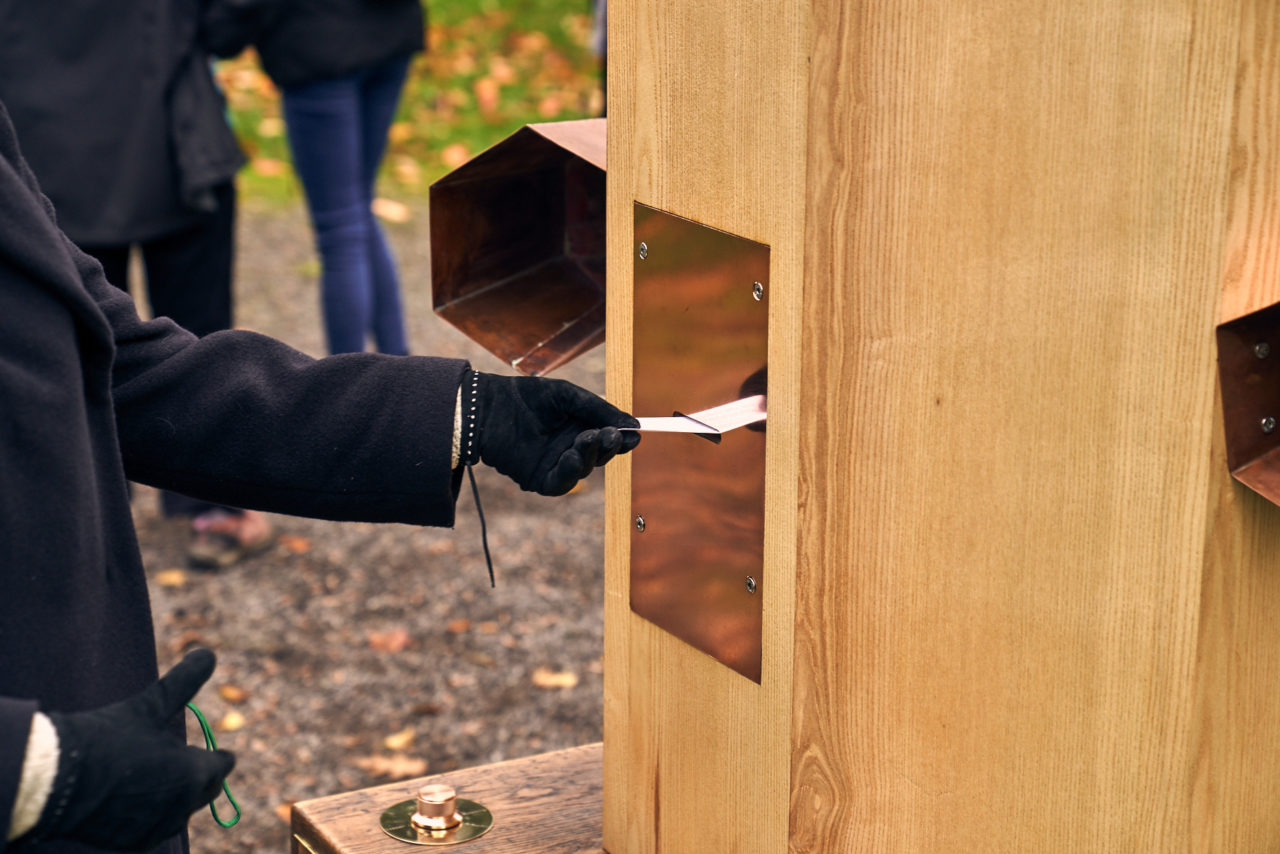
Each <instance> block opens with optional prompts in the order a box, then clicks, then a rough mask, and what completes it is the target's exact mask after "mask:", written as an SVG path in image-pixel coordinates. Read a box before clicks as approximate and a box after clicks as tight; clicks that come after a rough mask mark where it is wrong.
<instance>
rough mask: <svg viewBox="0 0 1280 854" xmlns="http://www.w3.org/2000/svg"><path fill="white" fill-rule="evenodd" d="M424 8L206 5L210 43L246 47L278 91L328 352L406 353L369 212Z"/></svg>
mask: <svg viewBox="0 0 1280 854" xmlns="http://www.w3.org/2000/svg"><path fill="white" fill-rule="evenodd" d="M425 26H426V21H425V16H424V14H423V11H422V5H421V2H420V0H327V2H323V3H321V2H315V0H213V2H212V3H211V6H210V12H209V13H208V14H207V15H206V17H205V33H206V36H207V40H208V41H209V43H210V44H212V45H213V46H214V47H215V49H216V50H217V52H218V54H219V55H220V56H224V57H225V56H233V55H235V54H237V53H239V52H240V51H241V50H243V49H244V48H245V47H246V46H248V45H253V46H254V47H255V48H256V49H257V52H258V57H259V59H260V61H261V63H262V68H263V70H264V71H265V72H266V74H267V76H268V77H270V78H271V81H272V82H273V83H274V84H275V85H276V87H277V88H278V89H279V90H280V93H281V102H282V108H283V113H284V123H285V130H286V133H287V134H288V138H289V147H290V150H291V152H292V154H293V166H294V170H295V171H296V172H297V174H298V178H299V179H300V180H301V182H302V187H303V190H304V192H305V194H306V198H307V208H308V211H309V213H310V217H311V225H312V228H313V230H314V232H315V238H316V246H317V249H318V250H319V253H320V261H321V277H320V293H321V306H322V308H323V313H324V324H325V334H326V337H327V340H328V347H329V352H330V353H359V352H363V351H364V350H365V349H366V347H367V346H368V344H369V343H370V339H372V343H373V346H374V347H375V348H376V349H377V350H378V351H379V352H382V353H390V354H393V355H403V354H406V353H408V352H409V343H408V340H407V337H406V332H405V322H404V313H403V309H402V306H401V297H400V278H399V274H398V272H397V269H396V262H395V258H394V257H393V256H392V254H391V248H390V246H389V245H388V244H387V240H386V237H385V236H384V235H383V232H382V227H381V226H380V225H379V224H378V220H377V218H376V217H375V216H374V214H373V211H372V208H371V205H372V203H373V199H374V183H375V181H376V179H377V175H378V167H379V166H380V164H381V163H382V158H383V154H384V153H385V152H386V147H387V133H388V131H389V130H390V128H391V121H392V119H393V118H394V116H395V112H396V107H397V105H398V104H399V101H400V92H401V89H402V88H403V86H404V81H405V77H406V75H407V73H408V69H409V62H410V60H411V59H412V57H413V55H414V54H416V53H418V52H420V51H421V50H422V49H423V47H424V46H425V42H424V35H423V33H424V28H425Z"/></svg>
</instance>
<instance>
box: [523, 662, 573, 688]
mask: <svg viewBox="0 0 1280 854" xmlns="http://www.w3.org/2000/svg"><path fill="white" fill-rule="evenodd" d="M533 684H534V685H536V686H537V687H539V688H546V689H548V690H551V689H555V688H566V689H567V688H573V687H575V686H576V685H577V684H578V674H576V673H574V672H573V671H571V670H551V669H549V668H546V667H539V668H538V669H537V670H535V671H533Z"/></svg>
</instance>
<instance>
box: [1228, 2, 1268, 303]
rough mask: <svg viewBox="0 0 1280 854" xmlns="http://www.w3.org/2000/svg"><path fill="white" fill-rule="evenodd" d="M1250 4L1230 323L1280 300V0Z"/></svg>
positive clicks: (1235, 132)
mask: <svg viewBox="0 0 1280 854" xmlns="http://www.w3.org/2000/svg"><path fill="white" fill-rule="evenodd" d="M1242 5H1243V14H1242V16H1241V17H1242V20H1241V26H1240V58H1239V62H1238V70H1237V76H1236V85H1235V99H1234V108H1235V111H1234V121H1233V123H1232V139H1231V155H1230V158H1231V159H1230V166H1231V183H1230V195H1229V200H1228V204H1229V207H1228V214H1229V219H1228V228H1227V243H1226V248H1225V259H1224V260H1225V264H1224V268H1225V269H1224V273H1223V298H1222V312H1221V319H1222V321H1223V322H1226V321H1228V320H1235V319H1236V318H1237V317H1240V316H1242V315H1245V314H1248V313H1250V312H1252V311H1257V310H1258V309H1261V308H1266V307H1267V306H1269V305H1272V304H1274V303H1276V302H1280V4H1277V3H1275V2H1273V0H1246V2H1244V3H1243V4H1242Z"/></svg>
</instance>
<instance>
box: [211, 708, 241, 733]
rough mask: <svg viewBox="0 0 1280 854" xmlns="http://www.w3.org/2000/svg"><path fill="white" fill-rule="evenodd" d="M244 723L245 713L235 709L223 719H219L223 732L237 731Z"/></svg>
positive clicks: (219, 725) (219, 727)
mask: <svg viewBox="0 0 1280 854" xmlns="http://www.w3.org/2000/svg"><path fill="white" fill-rule="evenodd" d="M244 724H245V720H244V715H242V714H240V713H239V712H237V711H236V710H235V709H232V710H231V711H229V712H227V714H226V715H225V716H224V717H223V718H222V720H220V721H218V729H220V730H222V731H223V732H235V731H236V730H238V729H242V728H243V727H244Z"/></svg>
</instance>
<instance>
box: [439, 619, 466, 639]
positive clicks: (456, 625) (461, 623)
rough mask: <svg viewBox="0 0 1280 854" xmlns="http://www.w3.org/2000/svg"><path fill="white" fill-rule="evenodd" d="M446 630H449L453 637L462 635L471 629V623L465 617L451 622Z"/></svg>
mask: <svg viewBox="0 0 1280 854" xmlns="http://www.w3.org/2000/svg"><path fill="white" fill-rule="evenodd" d="M445 628H447V629H448V630H449V634H451V635H460V634H462V633H463V632H465V631H468V630H469V629H470V628H471V621H470V620H468V619H466V618H465V617H463V618H461V619H457V620H451V621H450V622H449V625H448V626H446V627H445Z"/></svg>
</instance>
